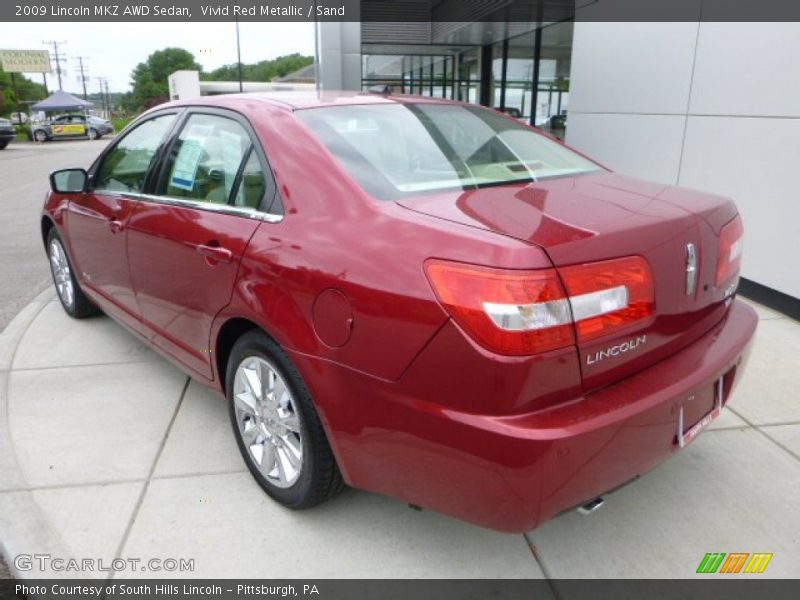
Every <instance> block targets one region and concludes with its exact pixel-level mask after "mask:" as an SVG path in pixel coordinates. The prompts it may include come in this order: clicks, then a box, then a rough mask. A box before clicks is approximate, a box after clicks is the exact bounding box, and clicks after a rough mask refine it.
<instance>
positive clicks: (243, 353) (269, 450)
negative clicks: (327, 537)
mask: <svg viewBox="0 0 800 600" xmlns="http://www.w3.org/2000/svg"><path fill="white" fill-rule="evenodd" d="M225 381H226V394H227V397H228V408H229V413H230V418H231V423H232V425H233V432H234V435H235V437H236V443H237V445H238V446H239V451H240V452H241V453H242V457H243V458H244V461H245V463H246V464H247V468H248V469H249V470H250V473H252V475H253V477H254V478H255V480H256V482H257V483H258V484H259V485H260V486H261V487H262V488H263V489H264V491H265V492H267V494H269V495H270V496H271V497H272V498H273V499H274V500H276V501H277V502H279V503H280V504H282V505H284V506H286V507H288V508H293V509H303V508H310V507H312V506H315V505H317V504H320V503H321V502H324V501H325V500H327V499H328V498H331V497H332V496H333V495H334V494H336V492H338V491H339V490H340V489H341V488H342V486H343V483H342V477H341V474H340V473H339V469H338V467H337V465H336V460H335V459H334V457H333V453H332V451H331V448H330V445H329V444H328V440H327V438H326V436H325V431H324V430H323V428H322V423H320V420H319V416H318V415H317V412H316V409H315V408H314V403H313V401H312V399H311V396H310V395H309V393H308V390H307V389H306V386H305V385H304V384H303V381H302V379H301V378H300V374H299V373H298V372H297V369H295V367H294V365H293V364H292V363H291V362H290V361H289V357H288V356H287V355H286V353H285V352H284V351H283V350H282V349H281V348H280V346H278V344H276V343H275V342H274V341H273V340H272V339H270V338H269V337H268V336H267V335H266V334H264V333H263V332H261V331H251V332H249V333H246V334H245V335H243V336H242V337H241V338H239V340H238V341H237V342H236V344H234V346H233V349H232V350H231V354H230V358H229V359H228V366H227V374H226V379H225Z"/></svg>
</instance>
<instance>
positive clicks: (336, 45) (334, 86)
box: [316, 21, 361, 91]
mask: <svg viewBox="0 0 800 600" xmlns="http://www.w3.org/2000/svg"><path fill="white" fill-rule="evenodd" d="M316 36H317V62H318V69H317V84H318V85H319V87H320V89H321V90H323V91H331V90H333V91H342V90H361V23H359V22H347V21H345V22H337V21H323V22H319V23H317V27H316Z"/></svg>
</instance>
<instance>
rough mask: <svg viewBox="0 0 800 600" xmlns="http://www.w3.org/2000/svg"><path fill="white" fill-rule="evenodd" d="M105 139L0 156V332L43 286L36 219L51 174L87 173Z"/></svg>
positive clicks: (28, 146)
mask: <svg viewBox="0 0 800 600" xmlns="http://www.w3.org/2000/svg"><path fill="white" fill-rule="evenodd" d="M107 143H108V138H103V139H102V140H98V141H88V140H76V141H64V142H48V143H45V144H33V143H30V142H12V143H11V144H10V145H9V146H8V148H6V149H5V150H2V151H0V258H2V260H0V282H2V283H0V331H3V330H4V329H5V328H6V325H8V323H9V322H10V321H11V319H13V318H14V315H16V314H17V313H18V312H19V311H20V310H22V308H23V307H25V305H27V304H28V302H30V301H31V300H32V299H33V298H34V297H35V296H36V294H38V293H39V292H41V291H42V290H43V289H44V288H45V287H46V286H48V285H51V279H50V270H49V267H48V265H47V259H46V257H45V254H44V246H43V245H42V236H41V233H40V229H39V215H40V212H41V210H42V203H43V201H44V195H45V192H46V191H47V188H48V185H49V183H48V179H47V176H48V174H49V173H50V172H51V171H54V170H56V169H64V168H67V167H88V166H89V165H90V164H91V163H92V161H94V159H95V158H96V157H97V155H98V154H99V153H100V152H101V151H102V149H103V148H105V146H106V144H107Z"/></svg>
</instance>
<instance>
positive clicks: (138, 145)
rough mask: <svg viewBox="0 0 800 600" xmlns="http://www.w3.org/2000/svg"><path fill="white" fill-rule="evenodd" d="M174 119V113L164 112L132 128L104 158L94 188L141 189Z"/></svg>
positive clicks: (114, 189) (125, 190)
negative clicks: (166, 113)
mask: <svg viewBox="0 0 800 600" xmlns="http://www.w3.org/2000/svg"><path fill="white" fill-rule="evenodd" d="M174 121H175V115H174V114H170V115H162V116H160V117H155V118H153V119H150V120H148V121H145V122H144V123H141V124H140V125H137V126H136V128H135V129H133V130H131V131H130V133H128V134H127V135H126V136H125V137H124V138H122V139H121V140H120V141H119V143H118V144H117V145H116V146H114V148H113V149H112V150H111V151H110V152H109V153H108V154H107V155H106V156H105V158H104V159H103V162H102V164H101V165H100V168H99V169H98V170H97V175H96V176H95V180H94V189H95V190H109V191H114V192H141V191H142V190H143V189H144V183H145V178H146V177H147V172H148V171H149V170H150V165H151V163H152V162H153V158H154V157H155V155H156V153H157V152H158V149H159V147H160V146H161V144H162V143H163V141H164V136H165V135H166V133H167V131H169V129H170V127H172V123H173V122H174Z"/></svg>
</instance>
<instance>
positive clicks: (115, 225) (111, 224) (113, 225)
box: [108, 218, 125, 233]
mask: <svg viewBox="0 0 800 600" xmlns="http://www.w3.org/2000/svg"><path fill="white" fill-rule="evenodd" d="M108 228H109V229H110V230H111V233H120V232H121V231H122V230H123V229H125V225H123V224H122V221H119V220H117V219H113V218H112V219H109V221H108Z"/></svg>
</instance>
